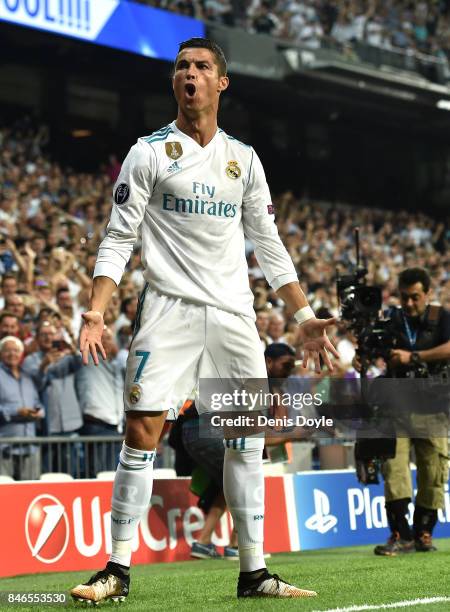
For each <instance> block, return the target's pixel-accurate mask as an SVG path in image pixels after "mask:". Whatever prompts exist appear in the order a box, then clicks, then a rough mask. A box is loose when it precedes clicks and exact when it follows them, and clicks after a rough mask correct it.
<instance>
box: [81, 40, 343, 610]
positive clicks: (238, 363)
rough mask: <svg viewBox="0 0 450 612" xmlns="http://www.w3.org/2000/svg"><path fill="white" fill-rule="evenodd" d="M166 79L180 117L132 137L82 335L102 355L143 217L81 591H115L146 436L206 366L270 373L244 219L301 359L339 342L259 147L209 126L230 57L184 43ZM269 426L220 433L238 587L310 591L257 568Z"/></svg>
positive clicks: (122, 572) (143, 468) (207, 373)
mask: <svg viewBox="0 0 450 612" xmlns="http://www.w3.org/2000/svg"><path fill="white" fill-rule="evenodd" d="M172 86H173V91H174V94H175V98H176V100H177V103H178V114H177V118H176V120H175V121H173V122H172V123H170V124H169V125H167V126H166V127H164V128H162V129H160V130H158V131H157V132H154V133H153V134H152V135H151V136H148V137H146V138H140V139H139V140H138V142H137V144H135V145H134V146H133V147H132V148H131V150H130V152H129V154H128V156H127V158H126V159H125V162H124V164H123V166H122V170H121V173H120V176H119V178H118V179H117V182H116V185H115V188H114V205H113V209H112V213H111V219H110V222H109V225H108V229H107V235H106V237H105V238H104V240H103V242H102V243H101V245H100V248H99V252H98V257H97V263H96V267H95V271H94V282H93V290H92V296H91V303H90V310H89V311H88V312H86V313H85V314H84V315H83V319H84V325H83V328H82V331H81V336H80V349H81V352H82V354H83V361H84V363H87V362H88V358H89V354H90V355H91V356H92V358H93V360H94V363H95V364H98V353H97V351H99V352H100V353H101V355H102V357H103V358H104V359H105V357H106V356H105V351H104V348H103V346H102V342H101V337H102V333H103V327H104V323H103V314H104V311H105V308H106V307H107V304H108V302H109V300H110V299H111V296H112V294H113V293H114V291H115V290H116V288H117V285H118V284H119V283H120V279H121V277H122V274H123V271H124V268H125V266H126V264H127V262H128V259H129V257H130V254H131V252H132V249H133V244H134V242H135V240H136V236H137V233H138V230H139V228H140V229H141V231H142V261H143V266H144V276H145V278H146V281H147V284H146V286H145V288H144V290H143V292H142V295H141V297H140V301H139V309H138V314H137V317H136V324H135V331H134V338H133V342H132V345H131V349H130V354H129V357H128V362H127V374H126V381H125V394H124V398H125V411H126V435H125V441H124V444H123V447H122V451H121V453H120V461H119V465H118V467H117V472H116V477H115V481H114V487H113V496H112V511H111V531H112V553H111V557H110V561H109V562H108V563H107V565H106V568H105V569H104V570H102V571H100V572H98V573H97V574H95V575H94V576H92V578H91V579H90V580H88V582H87V583H86V584H81V585H78V586H76V587H75V588H73V589H72V591H71V593H72V596H73V597H74V598H76V599H80V600H88V601H91V602H98V601H101V600H104V599H113V600H123V599H124V598H125V597H126V596H127V595H128V592H129V584H130V577H129V568H130V560H131V542H132V539H133V536H134V534H135V532H136V529H137V527H138V523H139V520H140V518H141V516H142V515H143V513H144V512H145V510H146V509H147V508H148V506H149V504H150V498H151V492H152V470H153V461H154V458H155V454H156V453H155V447H156V444H157V442H158V439H159V436H160V432H161V430H162V427H163V425H164V421H165V420H166V417H168V416H169V418H170V417H175V416H176V413H177V410H178V408H179V407H181V405H182V404H183V402H184V400H185V399H186V397H188V396H189V393H190V392H191V391H192V389H193V388H194V387H195V386H196V384H197V381H198V380H199V379H201V378H218V379H236V378H239V379H243V378H254V379H265V378H266V376H267V374H266V366H265V362H264V354H263V350H262V347H261V342H260V340H259V337H258V333H257V330H256V326H255V323H254V320H255V315H254V311H253V307H252V304H253V296H252V293H251V291H250V288H249V283H248V274H247V264H246V260H245V254H244V253H245V249H244V233H245V234H246V235H247V236H248V237H249V238H250V239H251V240H252V241H253V243H254V247H255V253H256V256H257V259H258V262H259V265H260V266H261V268H262V270H263V272H264V274H265V276H266V278H267V280H268V282H269V283H270V284H271V286H272V287H273V289H274V290H275V291H276V292H277V295H278V297H280V298H281V299H282V300H283V301H284V302H285V303H286V304H287V306H288V308H289V309H290V310H291V311H292V312H293V313H295V315H294V316H295V318H296V320H297V321H298V323H299V325H300V334H301V336H302V342H303V350H304V363H305V364H306V363H307V362H308V359H312V360H314V362H315V366H316V369H317V370H320V358H322V360H323V362H324V363H325V364H326V365H327V367H328V368H329V369H330V370H332V365H331V362H330V357H329V354H328V353H332V354H333V355H335V356H336V357H338V353H337V351H336V350H335V348H334V347H333V345H332V344H331V342H330V340H329V339H328V337H327V334H326V328H327V327H328V326H330V325H332V324H333V323H335V320H334V319H328V320H319V319H316V318H315V316H314V313H313V311H312V309H311V308H310V307H309V305H308V302H307V299H306V297H305V295H304V294H303V292H302V290H301V288H300V285H299V283H298V279H297V274H296V271H295V268H294V266H293V264H292V261H291V259H290V257H289V256H288V254H287V251H286V249H285V248H284V246H283V244H282V242H281V240H280V238H279V236H278V232H277V228H276V225H275V222H274V211H273V206H272V204H271V198H270V192H269V188H268V186H267V183H266V179H265V176H264V171H263V168H262V165H261V162H260V160H259V158H258V156H257V155H256V153H255V151H254V150H253V149H252V148H251V147H249V146H246V145H244V144H242V143H241V142H239V141H238V140H236V139H235V138H233V137H231V136H228V134H226V133H225V132H224V131H223V130H221V129H219V128H218V127H217V112H218V106H219V99H220V95H221V93H222V92H223V91H225V90H226V89H227V87H228V77H227V71H226V61H225V57H224V55H223V52H222V50H221V49H220V48H219V47H218V46H217V45H216V44H215V43H213V42H211V41H209V40H207V39H202V38H194V39H191V40H188V41H186V42H184V43H182V44H181V45H180V49H179V53H178V55H177V57H176V60H175V66H174V72H173V77H172ZM263 446H264V439H263V438H262V437H258V436H255V437H253V436H250V437H247V438H241V439H239V440H231V441H230V440H228V441H227V444H226V449H225V459H224V493H225V498H226V501H227V505H228V508H229V509H230V512H231V514H232V516H233V520H234V524H235V526H236V528H237V533H238V544H239V555H240V575H239V580H238V585H237V595H238V597H258V596H265V597H267V596H272V597H309V596H314V595H316V593H315V592H314V591H306V590H303V589H299V588H297V587H295V586H292V585H290V584H288V583H287V582H285V581H283V580H281V578H279V577H278V576H277V575H276V574H274V575H272V574H270V573H269V572H268V570H267V569H266V564H265V562H264V553H263V518H264V495H263V490H264V479H263V471H262V450H263Z"/></svg>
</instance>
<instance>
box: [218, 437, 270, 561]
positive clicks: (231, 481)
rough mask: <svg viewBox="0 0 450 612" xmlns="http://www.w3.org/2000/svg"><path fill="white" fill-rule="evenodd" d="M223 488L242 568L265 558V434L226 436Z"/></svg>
mask: <svg viewBox="0 0 450 612" xmlns="http://www.w3.org/2000/svg"><path fill="white" fill-rule="evenodd" d="M224 445H225V458H224V464H223V490H224V494H225V499H226V502H227V506H228V509H229V510H230V512H231V515H232V517H233V521H234V526H235V528H236V531H237V538H238V547H239V562H240V569H241V572H254V571H255V570H258V569H262V568H264V567H266V564H265V561H264V552H263V541H264V474H263V468H262V452H263V448H264V438H237V439H234V440H224Z"/></svg>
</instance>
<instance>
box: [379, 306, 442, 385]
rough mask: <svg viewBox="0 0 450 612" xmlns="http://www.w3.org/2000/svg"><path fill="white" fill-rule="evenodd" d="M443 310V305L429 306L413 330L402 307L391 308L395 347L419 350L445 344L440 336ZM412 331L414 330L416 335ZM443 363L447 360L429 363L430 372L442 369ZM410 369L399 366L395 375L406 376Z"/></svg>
mask: <svg viewBox="0 0 450 612" xmlns="http://www.w3.org/2000/svg"><path fill="white" fill-rule="evenodd" d="M442 311H443V309H442V306H438V305H435V304H432V305H430V306H427V309H426V311H425V313H424V314H423V316H422V317H421V320H420V323H419V325H418V326H417V327H415V328H414V329H413V330H411V328H408V324H407V321H405V319H406V317H405V315H404V313H403V310H402V308H394V309H392V310H390V312H389V314H390V317H391V323H392V326H393V328H394V330H393V331H394V334H395V338H396V340H397V342H396V346H395V348H397V349H403V350H406V351H414V352H417V351H425V350H427V349H431V348H434V347H435V346H439V345H440V344H443V341H442V339H441V338H440V337H439V319H440V317H441V314H442ZM411 331H413V332H414V336H413V335H412V333H411ZM413 340H414V341H413ZM443 365H445V362H442V361H434V362H430V363H428V364H427V366H428V369H429V371H430V373H433V372H434V371H435V370H439V369H441V368H442V366H443ZM408 369H410V368H407V367H405V366H399V367H398V368H396V369H395V376H396V377H402V376H405V375H406V372H407V371H408Z"/></svg>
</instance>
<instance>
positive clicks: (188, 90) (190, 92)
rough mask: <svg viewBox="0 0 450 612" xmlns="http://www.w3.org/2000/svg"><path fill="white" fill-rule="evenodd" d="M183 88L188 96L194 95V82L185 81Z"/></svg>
mask: <svg viewBox="0 0 450 612" xmlns="http://www.w3.org/2000/svg"><path fill="white" fill-rule="evenodd" d="M184 89H185V91H186V93H187V95H188V96H189V97H190V98H193V97H194V95H195V91H196V88H195V85H194V83H186V85H185V86H184Z"/></svg>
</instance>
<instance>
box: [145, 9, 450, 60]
mask: <svg viewBox="0 0 450 612" xmlns="http://www.w3.org/2000/svg"><path fill="white" fill-rule="evenodd" d="M138 1H140V2H142V3H143V4H148V5H151V6H155V7H158V8H162V9H165V10H169V11H172V12H175V13H178V14H181V15H187V16H190V17H196V18H198V19H202V20H206V21H212V22H216V23H220V24H223V25H227V26H237V27H242V28H245V29H247V30H248V31H250V32H257V33H264V34H271V35H273V36H276V37H278V38H280V39H284V40H288V41H293V42H297V43H301V44H303V45H306V46H309V47H311V48H319V47H320V46H322V45H323V44H326V43H331V44H337V45H338V46H341V47H343V48H344V49H348V47H349V46H350V48H351V44H352V43H354V42H365V43H367V44H369V45H373V46H375V47H380V48H383V49H397V50H401V51H405V52H408V53H414V52H420V53H426V54H428V55H432V56H435V57H438V58H445V57H447V58H449V57H450V2H449V0H414V1H413V0H343V1H342V2H341V1H338V0H247V1H246V2H238V1H237V0H138Z"/></svg>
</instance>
